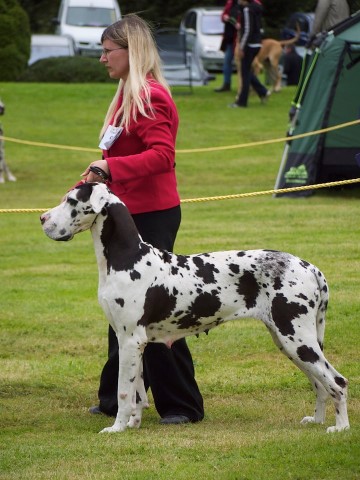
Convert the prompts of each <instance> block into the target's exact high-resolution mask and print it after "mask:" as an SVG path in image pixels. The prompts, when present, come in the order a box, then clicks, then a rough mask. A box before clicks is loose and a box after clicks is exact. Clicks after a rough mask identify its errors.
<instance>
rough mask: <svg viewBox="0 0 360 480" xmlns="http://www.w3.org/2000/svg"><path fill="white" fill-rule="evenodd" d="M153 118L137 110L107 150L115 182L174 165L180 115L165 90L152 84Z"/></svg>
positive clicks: (154, 172)
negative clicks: (136, 113) (127, 125)
mask: <svg viewBox="0 0 360 480" xmlns="http://www.w3.org/2000/svg"><path fill="white" fill-rule="evenodd" d="M151 102H152V106H153V109H154V114H153V115H151V113H150V116H151V118H147V117H144V116H143V115H140V114H138V117H137V122H136V123H135V122H131V124H130V126H129V132H126V131H125V129H124V130H123V132H122V133H121V135H120V137H119V139H118V140H117V141H116V142H115V144H114V145H113V146H112V147H111V148H110V150H109V151H104V157H105V158H106V160H107V162H108V165H109V169H110V173H111V178H112V183H117V182H120V183H121V182H127V181H130V180H133V179H139V178H141V177H147V176H151V175H158V174H161V173H167V172H170V171H172V170H173V169H174V166H175V140H176V133H177V127H178V116H177V112H176V108H175V106H174V104H173V101H172V99H171V98H170V97H169V96H168V95H167V93H166V92H164V91H161V90H158V89H156V88H153V87H152V91H151Z"/></svg>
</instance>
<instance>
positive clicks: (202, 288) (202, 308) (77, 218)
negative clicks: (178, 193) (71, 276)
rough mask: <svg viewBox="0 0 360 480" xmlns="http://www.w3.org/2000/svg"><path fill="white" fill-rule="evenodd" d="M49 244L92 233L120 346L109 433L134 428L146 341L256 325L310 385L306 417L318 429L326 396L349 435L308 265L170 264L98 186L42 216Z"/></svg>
mask: <svg viewBox="0 0 360 480" xmlns="http://www.w3.org/2000/svg"><path fill="white" fill-rule="evenodd" d="M41 223H42V227H43V229H44V232H45V233H46V235H48V236H49V237H50V238H52V239H53V240H63V241H67V240H71V239H72V238H73V237H74V235H75V234H77V233H79V232H83V231H85V230H88V229H90V230H91V233H92V237H93V240H94V246H95V253H96V258H97V263H98V268H99V290H98V295H99V302H100V304H101V306H102V308H103V310H104V312H105V314H106V316H107V318H108V320H109V322H110V324H111V326H112V327H113V329H114V330H115V332H116V335H117V338H118V341H119V357H120V366H119V379H118V403H119V409H118V413H117V416H116V419H115V423H114V425H113V426H112V427H109V428H105V429H103V430H102V432H119V431H123V430H125V429H126V427H127V426H129V427H139V426H140V422H141V414H142V409H143V407H144V406H146V405H147V397H146V392H145V388H144V384H143V378H142V355H143V351H144V348H145V346H146V344H147V343H148V342H163V343H165V344H166V345H168V346H169V347H171V344H172V343H173V342H174V341H176V340H178V339H179V338H181V337H184V336H186V335H193V334H198V333H200V332H204V331H206V330H209V329H210V328H213V327H216V326H217V325H220V324H222V323H224V322H226V321H228V320H233V319H238V318H246V317H251V318H257V319H259V320H262V321H263V322H264V323H265V325H266V326H267V328H268V330H269V331H270V333H271V336H272V338H273V340H274V342H275V344H276V345H277V346H278V347H279V348H280V350H281V351H282V352H283V353H284V354H285V355H287V356H288V357H289V358H290V359H291V360H292V361H293V362H294V363H295V365H297V366H298V367H299V368H300V369H301V370H302V371H303V372H304V373H305V374H306V375H307V376H308V377H309V379H310V382H311V383H312V386H313V388H314V390H315V392H316V395H317V400H316V408H315V413H314V415H313V416H309V417H304V418H303V419H302V423H309V422H314V423H323V422H324V420H325V403H326V399H327V397H328V396H331V397H332V399H333V402H334V406H335V412H336V425H335V426H332V427H329V428H328V429H327V431H328V432H334V431H340V430H345V429H347V428H349V421H348V415H347V403H346V398H347V383H348V382H347V380H346V379H345V378H344V377H343V376H342V375H340V373H338V372H337V371H336V370H335V369H334V367H333V366H332V365H331V364H330V363H329V362H328V360H327V359H326V358H325V356H324V354H323V348H322V346H323V339H324V330H325V312H326V308H327V304H328V287H327V283H326V280H325V278H324V275H323V274H322V273H321V272H320V271H319V270H318V269H317V268H316V267H315V266H314V265H311V264H309V263H307V262H305V261H303V260H300V259H299V258H297V257H294V256H292V255H290V254H288V253H284V252H277V251H272V250H248V251H246V250H245V251H228V252H215V253H204V254H199V255H188V256H184V255H175V254H173V253H169V252H167V251H164V250H158V249H156V248H154V247H152V246H151V245H149V244H147V243H144V242H143V241H142V239H141V237H140V235H139V233H138V231H137V229H136V227H135V224H134V222H133V220H132V217H131V215H130V214H129V212H128V210H127V208H126V206H125V205H124V203H123V202H121V201H120V200H119V199H118V197H116V196H115V195H114V194H112V193H111V192H110V190H108V188H107V187H106V185H104V184H101V183H83V184H81V185H80V186H77V187H76V188H74V189H73V190H71V191H70V192H69V193H68V194H67V195H66V197H65V199H64V201H63V202H62V203H61V204H60V205H59V206H57V207H55V208H53V209H51V210H49V211H48V212H46V213H44V214H43V215H42V216H41Z"/></svg>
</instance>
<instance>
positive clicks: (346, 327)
mask: <svg viewBox="0 0 360 480" xmlns="http://www.w3.org/2000/svg"><path fill="white" fill-rule="evenodd" d="M220 80H221V78H220V76H219V77H218V79H217V82H216V83H215V84H210V85H209V86H208V87H202V88H196V89H195V91H194V94H193V95H184V94H183V92H181V90H180V89H178V90H176V89H175V95H174V98H175V101H176V103H177V106H178V109H179V113H180V121H181V123H180V130H179V136H178V145H177V148H178V149H179V150H181V149H189V148H199V147H217V146H221V145H236V144H242V143H248V142H253V141H260V140H267V139H272V138H282V137H284V135H285V133H286V129H287V112H288V109H289V105H290V102H291V99H292V97H293V94H294V90H293V88H286V89H283V91H282V92H281V93H279V94H277V95H273V96H272V97H271V98H270V101H269V103H268V105H266V106H262V105H260V103H259V102H258V100H257V98H255V97H252V98H251V100H250V106H249V108H248V109H247V110H237V109H229V108H228V106H227V105H228V104H229V103H231V102H232V100H233V96H234V94H233V93H229V94H227V93H226V94H215V93H213V88H214V87H215V86H217V85H218V84H219V83H220ZM114 88H115V87H114V85H111V84H101V85H100V84H99V85H96V84H95V85H94V84H91V85H90V84H88V85H87V84H84V85H57V84H55V85H54V84H51V85H50V84H14V83H11V84H10V83H3V84H0V96H1V97H2V99H3V101H4V102H5V104H6V114H5V116H4V117H3V118H2V123H3V126H4V131H5V135H7V136H9V137H14V138H19V139H23V140H31V141H37V142H46V143H54V144H65V145H73V146H81V147H89V148H96V147H97V144H98V131H99V128H100V126H101V123H102V117H103V114H104V113H105V109H106V107H107V104H108V102H109V99H110V98H111V96H112V94H113V92H114ZM282 150H283V143H278V144H273V145H268V146H257V147H252V148H244V149H240V148H239V149H233V150H225V151H212V152H206V153H187V154H185V153H178V155H177V172H178V180H179V190H180V192H181V196H182V198H183V199H186V198H188V199H189V198H198V197H204V196H216V195H227V194H237V193H244V192H252V191H262V190H269V189H272V188H273V186H274V183H275V178H276V175H277V171H278V167H279V163H280V159H281V155H282ZM6 158H7V161H8V163H9V165H10V167H11V169H12V171H13V173H14V174H15V175H16V176H17V178H18V181H17V182H16V183H9V182H7V183H5V184H3V185H0V208H44V209H45V208H47V207H52V206H54V205H56V204H58V203H59V200H60V198H61V197H62V196H63V194H64V193H65V192H66V190H67V189H68V188H70V187H71V186H72V185H73V184H74V183H76V182H77V180H78V179H79V176H80V173H81V172H82V171H83V170H84V167H85V166H87V165H88V163H89V162H90V161H93V160H95V159H96V158H99V157H98V156H97V154H96V153H94V154H92V153H84V152H74V151H66V150H57V149H52V148H40V147H32V146H26V145H20V144H15V143H12V142H7V144H6ZM358 205H359V190H358V189H347V190H344V189H341V190H338V189H333V190H327V191H321V192H319V193H317V194H316V195H314V196H312V197H310V198H306V199H304V198H298V199H289V198H281V199H274V198H273V197H271V196H269V195H267V196H261V197H255V198H246V199H236V200H223V201H217V202H202V203H185V204H184V205H183V208H182V210H183V221H182V226H181V229H180V232H179V235H178V239H177V243H176V251H177V252H179V253H194V252H199V251H211V250H225V249H243V248H274V249H281V250H286V251H289V252H291V253H294V254H296V255H299V256H300V257H302V258H305V259H306V260H308V261H311V262H312V263H315V264H316V265H317V266H318V267H319V268H321V269H322V271H323V272H324V273H325V275H326V277H327V279H328V282H329V285H330V294H331V300H330V306H329V310H328V316H327V329H326V336H325V351H326V355H327V357H328V359H329V360H330V361H331V362H332V363H333V364H334V365H335V366H336V367H337V368H338V369H339V371H340V372H341V373H343V374H344V375H345V376H346V377H348V378H349V380H350V390H349V416H350V423H351V430H350V431H347V432H343V433H340V434H334V435H326V433H325V429H326V427H327V426H329V425H332V424H333V423H334V412H333V408H332V406H331V405H330V404H329V406H328V415H327V420H326V425H308V426H305V427H304V426H301V425H300V424H299V422H300V420H301V418H302V417H303V416H304V415H310V414H311V412H312V410H313V406H314V394H313V393H312V391H311V389H310V386H309V384H308V381H307V379H306V378H305V376H304V375H303V374H302V373H301V372H300V371H299V370H298V369H296V368H295V367H294V366H293V365H292V364H291V363H290V362H289V361H288V360H287V359H286V358H285V357H284V356H282V355H281V354H280V353H279V352H278V351H277V349H276V348H275V346H274V345H273V343H272V341H271V339H270V336H269V334H268V333H267V332H266V329H265V327H264V326H263V325H262V324H261V323H260V322H257V321H255V320H251V319H249V320H244V321H241V322H236V323H235V322H234V323H231V324H226V325H224V326H222V327H219V328H218V329H215V330H213V331H211V332H210V334H209V336H205V335H202V336H201V337H200V338H198V339H197V338H195V337H190V338H189V340H188V341H189V344H190V348H191V350H192V353H193V357H194V361H195V365H196V376H197V380H198V383H199V385H200V388H201V391H202V393H203V396H204V400H205V409H206V417H205V419H204V421H203V422H201V423H199V424H195V425H184V426H180V427H164V426H160V425H159V424H158V416H157V413H156V411H155V409H154V407H153V405H151V407H150V409H149V410H147V411H145V412H144V419H143V424H142V427H141V429H140V430H136V431H132V430H128V431H126V432H124V433H122V434H118V435H98V434H97V432H98V431H99V430H101V429H102V428H103V427H105V426H109V425H110V424H111V420H110V419H108V418H106V417H93V416H90V415H89V414H88V413H87V408H88V407H89V406H90V405H93V404H95V403H96V392H97V387H98V379H99V374H100V371H101V368H102V365H103V363H104V361H105V358H106V348H107V345H106V331H107V323H106V320H105V318H104V315H103V313H102V311H101V309H100V307H99V306H98V303H97V292H96V291H97V267H96V264H95V257H94V252H93V247H92V241H91V237H90V234H89V233H88V232H86V233H84V234H82V235H79V236H77V237H76V238H75V239H74V240H73V241H72V242H69V243H65V244H62V243H61V244H59V243H57V242H53V241H51V240H49V239H48V238H47V237H46V236H45V235H44V234H43V232H42V230H41V227H40V223H39V219H38V217H39V214H36V213H6V214H0V231H1V235H0V247H1V260H0V265H1V284H0V299H1V300H0V303H1V309H0V324H1V330H0V372H1V374H0V479H1V480H5V479H6V480H15V479H16V480H17V479H20V478H21V479H23V478H26V479H28V480H43V479H44V480H45V479H46V480H47V479H61V480H62V479H66V480H68V479H71V480H72V479H74V480H75V479H96V480H102V479H106V480H108V479H110V480H111V479H119V478H122V479H131V480H133V479H139V480H140V479H141V480H143V479H146V480H148V479H158V480H165V479H166V480H168V479H193V478H197V477H199V476H201V477H202V478H204V479H216V480H240V479H244V480H245V479H246V480H278V479H280V478H284V479H291V480H305V479H312V480H314V479H315V480H322V479H324V480H335V479H338V478H342V479H349V480H354V479H360V473H359V472H360V461H359V458H360V430H359V421H360V367H359V344H360V329H359V321H358V319H359V316H360V303H359V287H360V279H359V272H360V245H359V234H360V227H359V222H358V220H357V219H358V208H359V207H358Z"/></svg>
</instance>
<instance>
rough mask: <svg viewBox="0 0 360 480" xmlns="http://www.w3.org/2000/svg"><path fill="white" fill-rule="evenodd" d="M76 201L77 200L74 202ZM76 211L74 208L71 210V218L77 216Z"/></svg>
mask: <svg viewBox="0 0 360 480" xmlns="http://www.w3.org/2000/svg"><path fill="white" fill-rule="evenodd" d="M76 203H77V202H76ZM77 214H78V212H77V210H76V209H75V208H73V209H72V210H71V218H75V217H76V216H77Z"/></svg>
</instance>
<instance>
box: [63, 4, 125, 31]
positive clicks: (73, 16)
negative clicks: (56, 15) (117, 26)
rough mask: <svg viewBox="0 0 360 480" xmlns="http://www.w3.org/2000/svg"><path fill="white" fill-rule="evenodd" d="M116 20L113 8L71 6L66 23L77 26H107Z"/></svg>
mask: <svg viewBox="0 0 360 480" xmlns="http://www.w3.org/2000/svg"><path fill="white" fill-rule="evenodd" d="M115 21H116V13H115V10H114V9H112V8H96V7H69V9H68V13H67V16H66V23H67V24H68V25H73V26H76V27H107V26H108V25H111V24H112V23H114V22H115Z"/></svg>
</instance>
